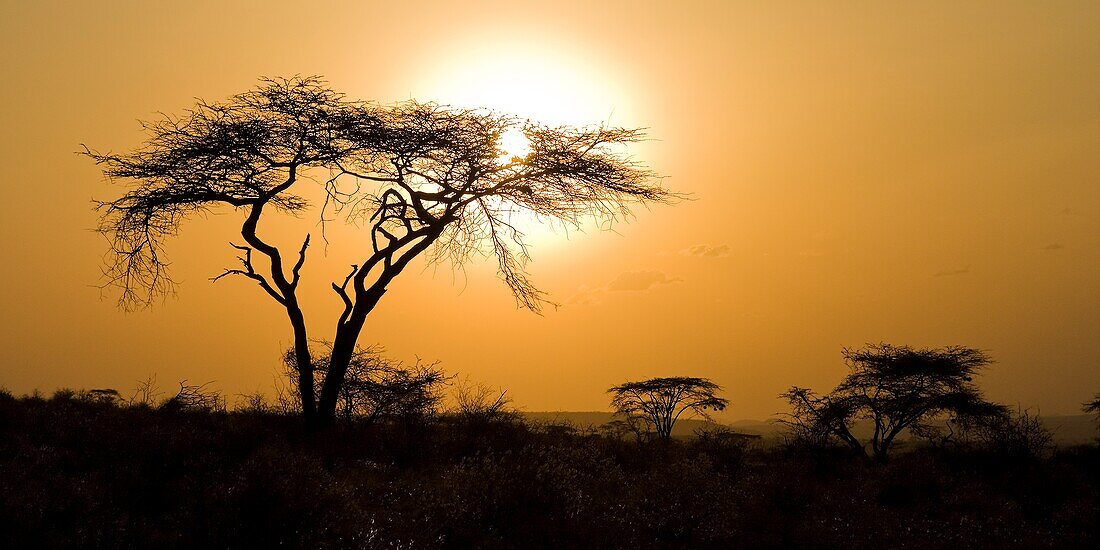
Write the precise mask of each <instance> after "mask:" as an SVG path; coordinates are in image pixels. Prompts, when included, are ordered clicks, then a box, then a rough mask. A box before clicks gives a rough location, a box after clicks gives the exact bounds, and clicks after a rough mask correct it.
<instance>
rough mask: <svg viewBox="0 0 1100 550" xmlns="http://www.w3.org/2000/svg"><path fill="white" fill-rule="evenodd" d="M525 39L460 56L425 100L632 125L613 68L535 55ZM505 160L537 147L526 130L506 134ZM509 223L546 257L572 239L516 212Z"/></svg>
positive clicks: (570, 121) (558, 53)
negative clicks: (608, 68)
mask: <svg viewBox="0 0 1100 550" xmlns="http://www.w3.org/2000/svg"><path fill="white" fill-rule="evenodd" d="M522 44H524V42H523V41H517V43H515V44H501V43H497V44H491V45H490V44H483V45H481V46H475V47H471V48H469V49H467V50H466V51H456V52H454V54H453V56H451V57H449V58H448V59H445V60H444V62H445V65H443V66H442V67H439V68H437V70H434V71H430V72H429V73H428V74H431V75H432V79H431V80H430V81H427V82H425V83H424V84H423V86H422V87H421V88H420V89H421V90H422V91H421V92H420V93H419V94H417V97H418V99H423V100H431V101H435V102H438V103H441V104H447V105H452V106H455V107H463V108H479V109H491V110H493V111H497V112H499V113H502V114H508V115H513V116H516V117H519V118H520V119H523V120H529V121H531V122H533V123H538V124H545V125H548V126H563V125H570V126H598V125H606V124H610V125H618V126H630V125H631V121H630V120H629V117H630V112H629V111H630V105H629V104H628V101H627V100H628V99H629V94H628V93H626V91H625V90H616V89H615V86H614V85H615V84H616V82H615V77H614V71H611V70H606V69H604V68H596V67H595V66H594V65H593V64H592V61H591V59H590V56H587V57H586V56H584V55H582V54H581V53H580V52H578V53H577V54H576V55H574V56H572V58H571V56H570V54H569V51H568V48H558V49H554V50H549V49H545V50H533V49H531V48H525V47H524V46H523V45H522ZM499 145H500V149H501V151H502V155H501V157H500V159H499V160H500V161H501V162H505V163H506V162H510V161H512V160H513V159H515V158H517V157H518V158H523V157H524V156H526V155H527V154H528V153H529V152H530V143H529V142H528V141H527V138H526V137H525V136H524V135H523V132H522V131H521V129H520V128H511V129H509V130H507V131H506V132H504V133H503V134H502V135H501V136H500V143H499ZM509 223H510V224H512V225H513V226H514V227H515V228H516V229H517V230H519V231H521V232H522V233H523V234H524V235H525V238H524V241H525V242H527V243H529V244H531V245H532V246H534V247H535V248H536V249H538V250H539V252H543V251H546V250H547V249H549V248H555V247H557V246H559V245H561V244H564V243H565V242H566V241H567V237H568V235H569V233H570V231H568V230H567V229H568V227H566V226H563V225H562V223H561V222H560V221H558V222H555V221H554V220H546V219H540V218H539V217H538V216H535V215H534V214H533V213H531V212H529V211H527V210H525V209H522V208H517V209H515V210H513V211H512V212H511V213H510V214H509Z"/></svg>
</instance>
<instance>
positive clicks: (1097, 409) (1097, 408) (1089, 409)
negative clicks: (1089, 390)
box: [1081, 393, 1100, 414]
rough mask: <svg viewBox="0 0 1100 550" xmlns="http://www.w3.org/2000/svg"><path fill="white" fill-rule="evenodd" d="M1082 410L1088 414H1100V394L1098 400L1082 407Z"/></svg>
mask: <svg viewBox="0 0 1100 550" xmlns="http://www.w3.org/2000/svg"><path fill="white" fill-rule="evenodd" d="M1081 410H1082V411H1084V412H1085V413H1087V414H1091V413H1096V414H1100V393H1098V394H1096V398H1095V399H1093V400H1092V401H1089V402H1087V403H1085V404H1084V405H1082V406H1081Z"/></svg>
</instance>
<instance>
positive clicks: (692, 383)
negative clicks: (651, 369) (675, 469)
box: [607, 376, 729, 440]
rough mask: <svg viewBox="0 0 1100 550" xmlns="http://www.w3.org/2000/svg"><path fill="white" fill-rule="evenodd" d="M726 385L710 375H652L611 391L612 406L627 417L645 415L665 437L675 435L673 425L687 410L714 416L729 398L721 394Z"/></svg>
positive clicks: (643, 418) (707, 416)
mask: <svg viewBox="0 0 1100 550" xmlns="http://www.w3.org/2000/svg"><path fill="white" fill-rule="evenodd" d="M721 389H722V387H721V386H719V385H718V384H715V383H714V382H711V381H710V380H708V379H706V378H690V377H682V376H681V377H672V378H651V379H649V380H644V381H641V382H627V383H625V384H621V385H618V386H615V387H612V388H611V389H609V390H607V393H610V394H611V407H612V408H614V409H615V411H616V412H617V413H618V414H621V415H623V416H625V417H627V418H641V419H642V420H643V421H644V422H645V423H646V425H647V427H649V428H650V429H652V431H654V432H656V433H657V436H658V437H659V438H661V439H663V440H668V439H669V438H670V437H672V427H673V426H674V425H675V424H676V421H677V420H679V419H680V416H681V415H683V414H684V413H689V414H694V415H698V416H702V417H704V418H707V419H709V418H710V414H709V412H710V411H721V410H723V409H725V408H726V407H727V406H728V405H729V400H727V399H724V398H721V397H718V396H717V393H718V392H719V391H721Z"/></svg>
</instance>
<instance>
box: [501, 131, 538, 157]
mask: <svg viewBox="0 0 1100 550" xmlns="http://www.w3.org/2000/svg"><path fill="white" fill-rule="evenodd" d="M500 150H501V151H503V152H504V154H503V155H501V157H502V158H501V159H500V160H501V161H502V162H509V161H511V160H512V159H515V158H520V159H522V158H523V157H526V156H527V153H530V152H531V142H530V141H528V140H527V136H525V135H523V131H522V130H520V129H519V128H509V129H508V130H505V131H504V133H503V134H501V135H500Z"/></svg>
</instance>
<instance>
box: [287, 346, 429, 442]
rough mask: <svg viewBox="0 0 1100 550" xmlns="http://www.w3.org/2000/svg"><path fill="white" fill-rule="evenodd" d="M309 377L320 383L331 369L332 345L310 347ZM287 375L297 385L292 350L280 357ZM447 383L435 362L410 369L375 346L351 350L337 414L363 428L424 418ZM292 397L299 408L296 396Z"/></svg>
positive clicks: (416, 363) (294, 358) (420, 362)
mask: <svg viewBox="0 0 1100 550" xmlns="http://www.w3.org/2000/svg"><path fill="white" fill-rule="evenodd" d="M314 344H315V349H314V350H313V351H312V352H311V355H312V357H313V360H314V365H313V371H314V373H315V374H317V375H320V376H321V377H322V378H323V377H324V376H325V374H326V373H327V371H328V367H329V364H330V363H331V361H330V359H329V356H330V354H331V350H332V343H331V342H323V341H321V342H314ZM283 363H284V365H285V366H286V372H287V375H288V376H290V377H291V378H292V379H294V380H297V379H298V376H299V373H298V370H299V366H298V360H297V357H296V354H295V352H294V350H293V349H291V350H287V352H286V354H285V355H284V356H283ZM449 378H450V377H448V376H447V375H446V374H444V373H443V369H442V368H440V366H439V363H438V362H433V363H425V362H422V361H420V360H419V359H417V361H416V362H415V363H414V364H412V365H405V364H404V363H402V362H401V361H398V360H396V359H391V358H389V357H386V356H385V350H384V349H383V348H382V347H381V346H378V345H374V346H369V347H366V348H356V350H355V353H353V354H352V356H351V361H350V362H349V363H348V370H347V372H345V373H344V383H343V384H342V385H341V387H340V396H339V399H338V400H337V407H336V410H337V414H338V415H339V416H341V417H343V418H344V419H345V420H351V419H353V418H354V419H358V420H360V421H362V422H363V423H364V424H371V423H374V422H375V421H377V420H380V419H384V418H389V419H395V418H423V417H427V416H431V415H433V414H435V413H436V412H437V411H438V409H439V403H440V401H441V400H442V399H443V394H442V391H443V387H444V386H445V385H446V384H447V381H448V379H449ZM295 397H297V398H298V399H297V401H298V404H299V405H300V404H301V396H298V395H295Z"/></svg>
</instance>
